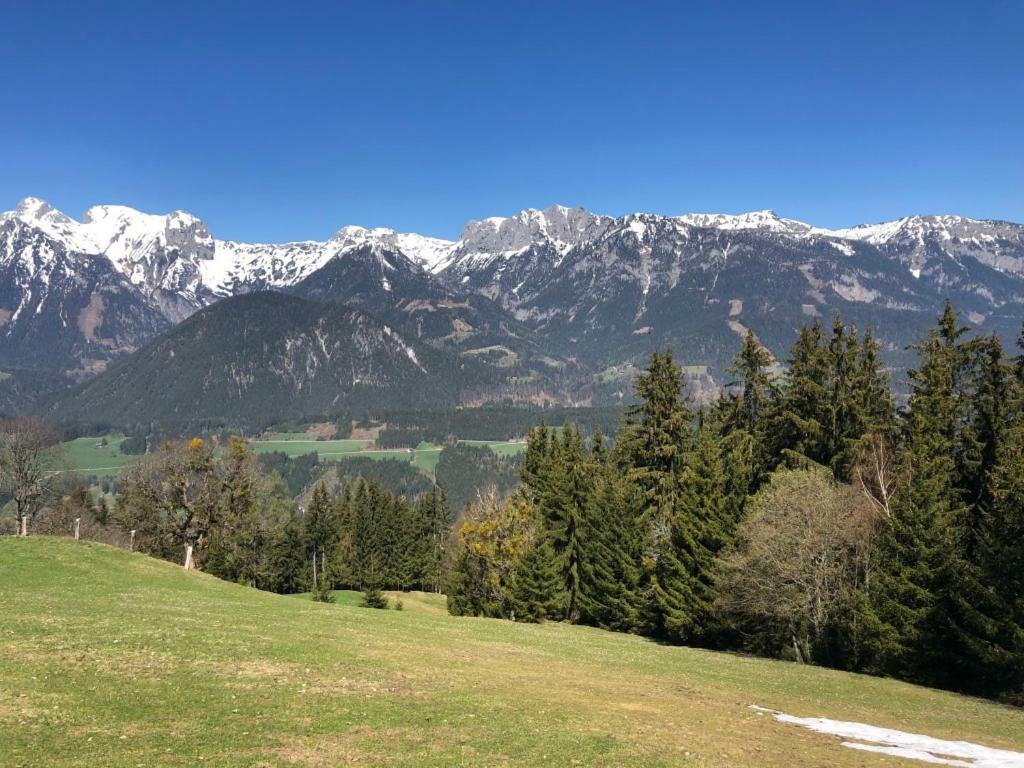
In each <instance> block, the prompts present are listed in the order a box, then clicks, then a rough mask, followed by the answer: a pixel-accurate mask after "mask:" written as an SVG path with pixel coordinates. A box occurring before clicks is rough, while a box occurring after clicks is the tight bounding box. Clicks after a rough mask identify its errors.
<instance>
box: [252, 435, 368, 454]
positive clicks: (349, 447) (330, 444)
mask: <svg viewBox="0 0 1024 768" xmlns="http://www.w3.org/2000/svg"><path fill="white" fill-rule="evenodd" d="M280 435H283V436H280ZM365 445H366V441H365V440H311V439H310V438H309V435H307V434H305V433H303V432H296V433H291V432H286V433H279V434H278V435H274V436H273V438H272V439H269V440H251V441H249V447H250V448H252V449H253V451H255V452H256V453H270V452H272V451H280V452H281V453H286V454H288V455H289V456H292V457H294V456H303V455H305V454H307V453H316V454H317V455H319V456H320V458H322V459H336V458H338V457H340V456H347V455H349V454H352V453H358V452H360V451H362V450H363V447H364V446H365Z"/></svg>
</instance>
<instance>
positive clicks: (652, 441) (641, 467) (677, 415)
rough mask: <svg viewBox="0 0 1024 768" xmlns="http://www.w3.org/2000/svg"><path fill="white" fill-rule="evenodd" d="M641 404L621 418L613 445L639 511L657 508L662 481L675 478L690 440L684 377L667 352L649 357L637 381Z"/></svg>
mask: <svg viewBox="0 0 1024 768" xmlns="http://www.w3.org/2000/svg"><path fill="white" fill-rule="evenodd" d="M636 394H637V397H638V398H639V400H640V402H639V403H638V404H637V405H635V406H632V407H631V408H630V409H629V410H628V411H627V412H626V423H625V424H624V426H623V429H622V432H621V433H620V435H619V440H618V441H617V443H616V452H617V454H618V457H619V462H620V465H621V466H623V468H624V469H625V470H626V472H627V474H628V475H629V476H630V477H631V479H632V480H633V481H634V482H635V483H636V484H637V486H638V487H639V488H640V491H641V494H642V497H643V499H642V502H643V504H644V506H646V507H651V506H656V501H655V498H654V495H655V494H656V493H657V490H658V488H659V486H660V485H662V479H661V478H662V477H663V476H665V475H675V474H677V473H678V472H679V470H680V468H681V467H682V462H683V455H684V454H685V452H686V450H687V448H688V447H689V445H690V442H691V440H692V420H693V416H692V414H691V413H690V410H689V407H688V403H687V399H686V397H685V396H684V395H683V371H682V368H680V367H679V366H678V365H677V364H676V363H675V362H673V360H672V351H671V350H666V351H665V352H653V353H652V354H651V360H650V364H649V365H648V368H647V370H646V371H644V372H643V373H641V374H640V375H639V376H637V380H636Z"/></svg>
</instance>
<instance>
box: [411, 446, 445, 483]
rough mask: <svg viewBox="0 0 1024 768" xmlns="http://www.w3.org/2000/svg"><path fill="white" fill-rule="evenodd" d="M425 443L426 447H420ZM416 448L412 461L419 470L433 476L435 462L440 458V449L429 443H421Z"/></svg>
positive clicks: (435, 469) (435, 467)
mask: <svg viewBox="0 0 1024 768" xmlns="http://www.w3.org/2000/svg"><path fill="white" fill-rule="evenodd" d="M423 445H426V446H427V447H420V446H423ZM420 446H417V448H416V455H415V456H414V457H413V460H412V463H413V464H415V465H416V466H417V467H418V468H419V470H420V471H421V472H423V473H424V474H427V475H429V476H430V477H433V476H434V473H435V472H436V471H437V462H438V461H439V460H440V458H441V449H440V448H438V447H436V446H431V445H430V443H425V444H424V443H421V444H420Z"/></svg>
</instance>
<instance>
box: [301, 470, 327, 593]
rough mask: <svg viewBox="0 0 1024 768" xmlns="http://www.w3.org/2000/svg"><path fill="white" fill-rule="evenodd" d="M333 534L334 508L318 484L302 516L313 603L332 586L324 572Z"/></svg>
mask: <svg viewBox="0 0 1024 768" xmlns="http://www.w3.org/2000/svg"><path fill="white" fill-rule="evenodd" d="M334 534H335V523H334V509H333V505H332V504H331V497H330V496H329V495H328V493H327V488H326V487H325V486H324V484H323V483H319V484H318V485H317V486H316V488H314V489H313V495H312V497H311V498H310V501H309V506H308V507H307V508H306V511H305V515H304V517H303V535H304V538H305V541H306V548H307V552H308V554H309V563H310V588H311V591H312V593H313V599H314V600H317V599H320V597H322V596H323V595H325V594H327V592H329V591H330V589H331V587H332V584H331V576H330V575H329V574H328V573H327V562H328V549H329V548H330V545H331V543H332V541H333V539H334ZM318 596H319V597H318Z"/></svg>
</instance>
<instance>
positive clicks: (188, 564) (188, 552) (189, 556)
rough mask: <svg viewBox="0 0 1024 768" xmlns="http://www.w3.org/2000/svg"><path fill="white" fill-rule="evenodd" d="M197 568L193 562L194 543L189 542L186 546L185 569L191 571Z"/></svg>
mask: <svg viewBox="0 0 1024 768" xmlns="http://www.w3.org/2000/svg"><path fill="white" fill-rule="evenodd" d="M193 568H195V564H194V563H193V562H192V545H191V544H189V545H187V546H186V547H185V570H186V571H191V570H192V569H193Z"/></svg>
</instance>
